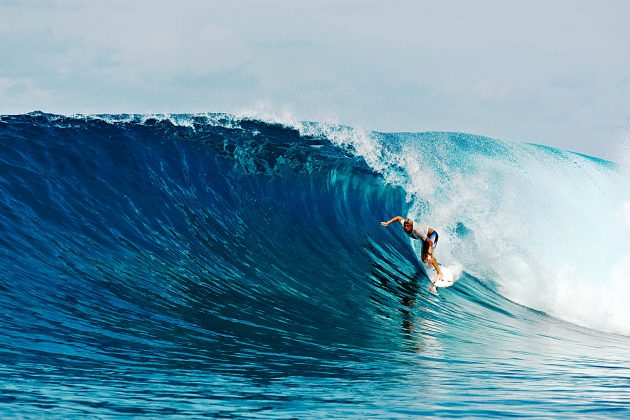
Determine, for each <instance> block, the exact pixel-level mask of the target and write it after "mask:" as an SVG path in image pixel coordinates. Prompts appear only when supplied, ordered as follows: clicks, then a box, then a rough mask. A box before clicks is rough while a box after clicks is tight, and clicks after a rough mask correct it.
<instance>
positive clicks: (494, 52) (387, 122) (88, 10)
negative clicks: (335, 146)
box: [0, 0, 630, 160]
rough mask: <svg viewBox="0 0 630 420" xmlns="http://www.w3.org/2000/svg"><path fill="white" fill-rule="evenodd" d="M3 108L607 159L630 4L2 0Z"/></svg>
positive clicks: (627, 68)
mask: <svg viewBox="0 0 630 420" xmlns="http://www.w3.org/2000/svg"><path fill="white" fill-rule="evenodd" d="M0 57H2V58H1V59H0V113H1V114H14V113H24V112H30V111H33V110H42V111H45V112H53V113H62V114H73V113H83V114H87V113H196V112H227V113H248V114H251V113H252V112H260V113H262V114H266V115H278V116H285V117H286V116H287V115H290V116H292V117H293V118H294V119H296V120H310V121H326V122H336V123H342V124H347V125H351V126H354V127H357V128H361V129H366V130H378V131H434V130H435V131H462V132H467V133H474V134H481V135H486V136H490V137H495V138H499V139H503V140H510V141H526V142H534V143H541V144H546V145H551V146H554V147H560V148H562V149H567V150H572V151H577V152H581V153H586V154H590V155H594V156H598V157H604V158H607V159H611V160H617V156H616V154H615V153H616V148H617V145H618V143H619V142H622V141H624V140H627V139H628V138H629V137H630V136H629V133H630V105H629V98H630V1H626V0H603V1H595V0H592V1H580V0H555V1H542V0H535V1H527V2H523V1H519V2H516V1H509V0H477V1H475V0H440V1H437V0H435V1H391V0H390V1H380V0H379V1H371V0H361V1H358V0H349V1H341V0H339V1H331V0H313V1H295V0H291V1H289V0H270V1H261V0H250V1H245V0H231V1H214V0H206V1H201V0H198V1H192V0H185V1H177V2H175V1H171V2H166V1H161V0H156V1H148V0H146V1H145V0H138V1H133V0H127V1H120V0H110V1H105V2H96V1H89V0H84V1H80V0H57V1H44V0H20V1H18V0H0Z"/></svg>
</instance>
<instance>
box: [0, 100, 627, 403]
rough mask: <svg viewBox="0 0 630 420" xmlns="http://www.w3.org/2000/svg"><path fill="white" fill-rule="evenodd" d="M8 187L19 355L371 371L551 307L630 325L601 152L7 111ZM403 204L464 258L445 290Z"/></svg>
mask: <svg viewBox="0 0 630 420" xmlns="http://www.w3.org/2000/svg"><path fill="white" fill-rule="evenodd" d="M0 182H1V183H2V188H1V190H0V229H2V232H3V233H4V234H3V235H1V236H0V266H1V267H2V273H3V274H2V275H0V291H1V293H0V307H1V308H2V315H1V317H2V318H1V319H2V324H3V329H4V331H5V333H4V335H3V336H1V337H0V343H1V344H2V346H1V347H2V349H0V358H2V360H3V361H4V362H5V363H4V365H7V364H10V363H9V361H11V363H13V364H14V365H15V366H20V365H21V366H24V365H37V366H39V365H41V364H42V363H46V364H47V365H52V366H63V367H64V369H67V368H68V364H70V365H71V366H73V367H74V368H76V369H79V366H81V368H80V370H81V371H82V372H85V371H86V369H88V368H87V367H89V369H97V370H98V369H100V368H98V366H102V365H103V364H105V365H107V366H111V364H115V365H116V366H117V367H116V369H118V367H119V366H126V367H128V368H129V369H132V368H133V369H135V368H142V369H147V368H148V367H149V366H164V365H166V366H169V367H170V368H171V369H172V371H174V372H175V371H178V369H180V370H195V369H196V370H198V371H203V372H214V373H217V372H219V373H221V374H246V375H247V376H248V377H254V378H257V380H261V381H267V380H271V378H275V377H278V376H283V375H289V374H291V375H295V374H296V372H297V373H299V374H300V375H306V376H316V377H321V378H343V377H346V376H348V377H350V378H351V380H352V381H355V380H357V381H361V380H364V379H366V380H367V379H369V378H370V377H372V376H373V375H376V373H374V372H373V371H370V369H368V368H362V367H361V366H375V365H376V364H377V363H382V361H381V360H382V359H383V358H387V357H388V355H390V354H391V352H392V351H394V352H395V351H398V350H400V349H404V348H407V347H408V346H410V345H411V346H413V347H414V348H415V347H416V346H418V345H419V344H418V342H417V340H416V339H414V340H412V341H413V343H410V341H409V340H407V339H406V338H404V337H407V338H409V337H412V336H413V337H416V338H417V336H418V335H420V336H422V338H423V342H425V344H423V346H428V347H423V348H427V350H426V351H427V352H429V353H430V352H433V351H436V352H439V351H441V350H439V349H440V346H439V345H435V344H426V343H432V342H438V343H439V342H440V341H441V340H444V337H442V335H443V332H444V331H447V330H448V331H450V332H449V334H452V335H453V337H455V338H453V340H455V342H456V343H465V342H467V343H471V346H472V347H474V344H473V343H475V342H477V340H479V338H478V337H476V336H475V335H474V331H471V330H470V326H469V323H470V321H471V320H474V321H475V322H476V326H477V328H490V329H491V330H492V331H493V335H496V336H497V337H503V339H505V340H507V341H508V342H510V343H511V342H512V340H513V339H514V337H519V336H522V335H527V334H529V333H528V332H526V331H528V330H529V329H530V325H531V324H535V323H539V322H541V321H540V320H541V319H546V321H545V322H546V323H547V324H546V325H547V328H551V329H553V330H554V331H556V330H558V329H560V330H561V331H563V332H562V333H561V334H562V335H564V336H566V337H571V340H576V341H577V339H575V338H574V337H575V336H580V337H582V336H583V335H584V334H586V335H590V336H597V337H600V334H599V333H596V332H588V331H587V330H584V329H583V328H580V327H575V326H572V325H571V324H565V321H568V322H570V323H573V324H577V325H579V326H583V327H588V328H592V329H595V330H600V331H603V332H609V333H616V334H623V335H630V330H629V329H628V328H629V325H630V322H629V320H628V317H627V312H626V310H625V302H626V301H627V300H628V298H630V287H628V285H627V276H628V274H627V273H629V272H630V264H629V256H630V252H629V251H630V250H629V249H628V243H627V241H626V240H625V238H626V235H627V233H628V230H629V229H630V222H629V220H630V217H629V213H628V212H629V208H630V204H629V203H630V200H629V199H628V196H627V191H630V190H629V189H628V188H627V186H628V178H627V176H626V175H624V173H623V171H622V170H621V169H620V168H619V167H618V166H617V165H616V164H614V163H611V162H607V161H602V160H598V159H594V158H590V157H588V156H582V155H578V154H574V153H569V152H565V151H560V150H556V149H551V148H548V147H543V146H539V145H531V144H514V143H509V142H504V141H499V140H494V139H490V138H485V137H480V136H473V135H466V134H461V133H433V132H430V133H375V132H364V131H360V130H356V129H353V128H350V127H346V126H339V125H330V124H322V123H308V122H291V121H283V122H282V123H278V122H274V121H263V120H257V119H254V118H251V117H238V116H231V115H226V114H203V115H153V116H147V115H99V116H82V115H77V116H72V117H68V116H59V115H51V114H44V113H39V112H38V113H31V114H28V115H14V116H3V117H0ZM397 214H402V215H403V216H406V215H409V216H411V217H413V218H414V219H416V220H418V221H420V222H422V223H424V222H426V223H427V224H430V225H432V226H434V227H435V228H436V229H438V230H439V231H440V233H441V235H440V245H439V247H438V249H437V256H438V259H439V260H440V261H442V262H444V263H446V264H448V265H451V264H457V265H459V266H461V267H462V270H463V275H462V277H461V279H460V280H459V281H458V282H457V283H456V284H455V285H454V286H453V287H451V288H449V289H447V290H443V291H442V292H440V295H439V296H433V295H431V294H429V293H428V292H427V279H426V277H425V275H424V274H423V270H422V268H421V266H420V264H419V262H418V257H417V252H418V250H417V249H414V248H413V246H414V244H410V242H409V239H407V238H406V237H405V236H404V235H403V234H402V231H401V230H400V229H398V227H397V226H391V227H390V228H388V229H383V228H382V227H381V226H380V225H379V222H380V221H381V220H386V219H388V218H390V217H392V216H394V215H397ZM547 315H551V316H552V317H555V318H556V319H555V320H554V319H549V318H548V316H547ZM418 324H421V328H419V326H418ZM393 325H397V328H392V326H393ZM401 330H402V331H403V339H401V334H400V331H401ZM603 337H604V338H601V340H603V342H610V343H613V345H615V346H617V345H620V344H618V343H619V342H620V341H619V338H614V336H610V337H608V336H603ZM534 340H538V338H535V339H534ZM621 342H623V340H622V341H621ZM438 354H439V353H436V355H435V356H434V357H436V358H438V357H443V355H442V356H439V355H438ZM399 357H402V356H400V355H399V356H397V358H399ZM397 360H398V359H397ZM43 361H44V362H43ZM371 364H372V365H371ZM86 366H87V367H86ZM349 366H352V367H351V368H350V367H349ZM390 369H393V368H392V367H391V366H389V367H387V369H386V370H387V371H389V370H390ZM16 374H17V373H15V372H13V373H11V375H16ZM380 374H381V373H379V375H380ZM401 375H402V376H404V374H402V373H401ZM134 378H135V377H134ZM130 380H131V379H130ZM133 380H135V379H133ZM116 412H118V413H120V412H121V411H116ZM122 412H124V410H123V411H122ZM147 413H152V412H150V411H148V412H147ZM153 414H155V413H153Z"/></svg>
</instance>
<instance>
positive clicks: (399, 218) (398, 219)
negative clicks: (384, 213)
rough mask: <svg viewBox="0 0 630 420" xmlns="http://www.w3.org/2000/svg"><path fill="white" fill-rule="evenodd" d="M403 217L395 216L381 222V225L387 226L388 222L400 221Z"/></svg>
mask: <svg viewBox="0 0 630 420" xmlns="http://www.w3.org/2000/svg"><path fill="white" fill-rule="evenodd" d="M403 220H405V219H403V218H402V216H396V217H394V218H393V219H391V220H388V221H387V222H381V226H389V225H390V224H392V223H394V222H402V221H403Z"/></svg>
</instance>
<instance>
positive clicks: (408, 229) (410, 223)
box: [403, 219, 413, 233]
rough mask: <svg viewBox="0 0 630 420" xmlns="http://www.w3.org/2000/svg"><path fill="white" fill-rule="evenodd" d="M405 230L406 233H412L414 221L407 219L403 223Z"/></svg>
mask: <svg viewBox="0 0 630 420" xmlns="http://www.w3.org/2000/svg"><path fill="white" fill-rule="evenodd" d="M403 229H404V230H405V232H407V233H410V232H411V231H412V230H413V220H411V219H407V220H405V221H404V222H403Z"/></svg>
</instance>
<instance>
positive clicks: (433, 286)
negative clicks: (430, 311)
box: [429, 283, 437, 293]
mask: <svg viewBox="0 0 630 420" xmlns="http://www.w3.org/2000/svg"><path fill="white" fill-rule="evenodd" d="M429 292H431V293H437V287H435V284H433V283H431V285H430V286H429Z"/></svg>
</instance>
